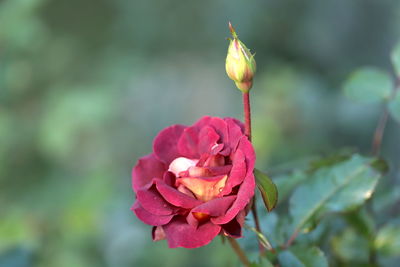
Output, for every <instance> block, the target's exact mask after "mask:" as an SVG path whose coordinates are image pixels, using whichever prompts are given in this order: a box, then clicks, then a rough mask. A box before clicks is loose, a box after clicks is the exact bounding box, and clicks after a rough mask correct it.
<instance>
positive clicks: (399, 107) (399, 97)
mask: <svg viewBox="0 0 400 267" xmlns="http://www.w3.org/2000/svg"><path fill="white" fill-rule="evenodd" d="M388 108H389V112H390V115H392V117H393V118H394V119H395V120H396V121H397V122H399V123H400V91H397V94H396V95H395V97H394V98H393V99H391V100H390V101H389V104H388Z"/></svg>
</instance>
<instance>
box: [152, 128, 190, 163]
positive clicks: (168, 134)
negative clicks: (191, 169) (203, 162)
mask: <svg viewBox="0 0 400 267" xmlns="http://www.w3.org/2000/svg"><path fill="white" fill-rule="evenodd" d="M185 128H186V126H183V125H179V124H175V125H172V126H170V127H167V128H165V129H164V130H162V131H161V132H160V133H159V134H158V135H157V137H156V138H155V139H154V143H153V151H154V154H155V155H156V157H157V158H158V159H159V160H161V161H162V162H164V163H166V164H167V165H169V164H170V163H171V162H172V161H173V160H174V159H176V158H177V157H179V156H180V154H179V151H178V146H177V144H178V141H179V138H180V137H181V135H182V133H183V131H184V130H185Z"/></svg>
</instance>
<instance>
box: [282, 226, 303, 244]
mask: <svg viewBox="0 0 400 267" xmlns="http://www.w3.org/2000/svg"><path fill="white" fill-rule="evenodd" d="M299 232H300V231H299V229H296V231H294V233H293V234H292V235H291V236H290V238H289V240H288V241H287V242H286V244H285V245H284V246H283V248H284V249H287V248H288V247H290V246H291V245H292V244H293V242H294V240H295V239H296V237H297V236H298V235H299Z"/></svg>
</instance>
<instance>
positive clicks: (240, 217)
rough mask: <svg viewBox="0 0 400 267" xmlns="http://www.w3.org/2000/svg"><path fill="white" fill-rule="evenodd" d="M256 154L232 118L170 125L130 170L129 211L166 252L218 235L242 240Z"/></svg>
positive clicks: (241, 127) (188, 246)
mask: <svg viewBox="0 0 400 267" xmlns="http://www.w3.org/2000/svg"><path fill="white" fill-rule="evenodd" d="M254 163H255V153H254V149H253V146H252V144H251V143H250V141H249V140H248V138H247V137H246V136H245V135H244V130H243V125H242V123H241V122H239V121H238V120H236V119H233V118H225V119H221V118H217V117H203V118H201V119H200V120H199V121H198V122H196V123H195V124H194V125H193V126H190V127H187V126H183V125H172V126H170V127H168V128H166V129H164V130H162V131H161V132H160V133H159V134H158V136H157V137H156V138H155V140H154V143H153V153H151V154H149V155H147V156H144V157H142V158H140V159H139V160H138V162H137V164H136V166H135V167H134V168H133V171H132V185H133V191H134V192H135V193H136V198H137V199H136V202H135V203H134V205H133V206H132V210H133V211H134V212H135V214H136V216H137V217H138V218H139V219H140V220H141V221H143V222H144V223H146V224H149V225H153V226H154V227H153V240H155V241H157V240H161V239H165V238H166V239H167V241H168V245H169V247H171V248H175V247H185V248H196V247H200V246H204V245H206V244H208V243H209V242H210V241H211V240H212V239H213V238H214V237H216V236H217V235H218V234H220V233H221V234H224V235H227V236H231V237H234V238H237V237H241V228H242V225H243V223H244V217H245V216H246V206H247V205H248V204H249V203H250V201H251V199H252V197H253V195H254V187H255V181H254V175H253V169H254Z"/></svg>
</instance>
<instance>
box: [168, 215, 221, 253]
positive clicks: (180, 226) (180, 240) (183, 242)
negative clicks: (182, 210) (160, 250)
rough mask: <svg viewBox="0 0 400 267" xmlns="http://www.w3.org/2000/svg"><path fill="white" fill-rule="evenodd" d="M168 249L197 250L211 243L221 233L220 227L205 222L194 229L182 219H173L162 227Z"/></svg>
mask: <svg viewBox="0 0 400 267" xmlns="http://www.w3.org/2000/svg"><path fill="white" fill-rule="evenodd" d="M163 228H164V231H165V234H166V236H167V241H168V246H169V247H170V248H177V247H184V248H197V247H201V246H205V245H207V244H208V243H210V242H211V240H213V239H214V237H216V236H217V235H218V234H219V232H220V231H221V226H219V225H215V224H212V223H210V222H206V223H204V224H202V225H200V226H199V227H198V228H195V227H193V226H191V225H189V224H188V223H187V222H186V220H185V219H184V218H176V217H175V218H174V219H173V220H172V221H171V222H170V223H168V224H167V225H165V226H163Z"/></svg>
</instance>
